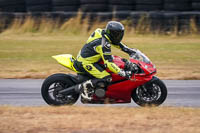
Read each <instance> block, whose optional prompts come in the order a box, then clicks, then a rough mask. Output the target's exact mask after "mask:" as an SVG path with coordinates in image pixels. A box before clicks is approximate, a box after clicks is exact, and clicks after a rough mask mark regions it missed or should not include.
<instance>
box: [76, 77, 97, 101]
mask: <svg viewBox="0 0 200 133" xmlns="http://www.w3.org/2000/svg"><path fill="white" fill-rule="evenodd" d="M79 89H80V91H81V97H82V98H84V99H85V100H88V101H91V100H92V96H93V94H94V85H93V83H92V81H91V80H88V81H86V82H84V83H82V84H81V85H80V86H79Z"/></svg>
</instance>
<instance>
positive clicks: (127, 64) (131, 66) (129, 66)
mask: <svg viewBox="0 0 200 133" xmlns="http://www.w3.org/2000/svg"><path fill="white" fill-rule="evenodd" d="M125 69H126V70H129V71H132V72H133V73H136V72H137V71H138V65H137V64H135V63H132V62H130V61H126V62H125Z"/></svg>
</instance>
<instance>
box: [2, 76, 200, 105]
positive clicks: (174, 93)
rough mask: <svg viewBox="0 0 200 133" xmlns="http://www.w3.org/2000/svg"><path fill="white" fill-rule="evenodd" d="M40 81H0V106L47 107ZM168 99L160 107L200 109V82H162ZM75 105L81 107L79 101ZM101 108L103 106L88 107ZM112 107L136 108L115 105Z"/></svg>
mask: <svg viewBox="0 0 200 133" xmlns="http://www.w3.org/2000/svg"><path fill="white" fill-rule="evenodd" d="M42 82H43V80H42V79H0V105H15V106H47V104H46V103H45V102H44V101H43V99H42V97H41V93H40V88H41V85H42ZM164 82H165V84H166V86H167V88H168V97H167V99H166V101H165V102H164V104H163V105H162V106H179V107H181V106H184V107H200V80H164ZM76 104H77V105H83V104H82V103H81V102H80V100H79V101H78V102H77V103H76ZM88 106H103V105H88ZM112 106H129V107H135V106H137V105H136V104H135V103H134V102H133V101H132V103H130V104H115V105H112Z"/></svg>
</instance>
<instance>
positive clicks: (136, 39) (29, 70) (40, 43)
mask: <svg viewBox="0 0 200 133" xmlns="http://www.w3.org/2000/svg"><path fill="white" fill-rule="evenodd" d="M87 38H88V35H63V34H57V33H54V34H40V33H35V34H33V33H26V34H24V33H23V34H15V33H14V34H11V33H9V34H8V33H4V34H1V35H0V68H1V69H0V78H45V77H47V76H48V75H50V74H52V73H56V72H64V73H68V72H70V73H73V72H71V71H69V70H68V69H66V68H64V67H62V66H60V65H59V64H57V62H56V61H55V60H54V59H52V58H51V56H52V55H57V54H64V53H69V54H73V55H74V56H76V54H77V53H78V51H79V50H80V49H81V48H82V47H83V45H84V43H85V41H86V40H87ZM123 42H124V43H125V44H127V45H128V46H129V47H132V48H138V49H140V50H141V51H143V52H144V53H145V54H146V55H147V56H148V57H149V58H150V59H151V60H152V62H153V63H154V64H155V65H156V66H157V70H158V73H157V76H159V77H161V78H162V79H200V58H199V57H200V45H199V44H200V39H199V36H197V35H196V36H182V37H176V36H175V37H174V36H157V35H145V36H140V35H130V34H128V35H125V38H124V41H123ZM112 52H113V54H116V55H120V56H122V57H125V58H127V55H126V54H125V53H123V52H121V51H120V50H118V49H115V48H113V51H112Z"/></svg>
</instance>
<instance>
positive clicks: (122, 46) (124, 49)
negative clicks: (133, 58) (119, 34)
mask: <svg viewBox="0 0 200 133" xmlns="http://www.w3.org/2000/svg"><path fill="white" fill-rule="evenodd" d="M114 47H116V48H119V49H121V50H122V51H124V52H125V53H127V54H129V55H132V54H133V53H135V52H134V50H133V49H131V48H129V47H127V46H126V45H125V44H123V43H121V42H120V43H119V44H118V45H114Z"/></svg>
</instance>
